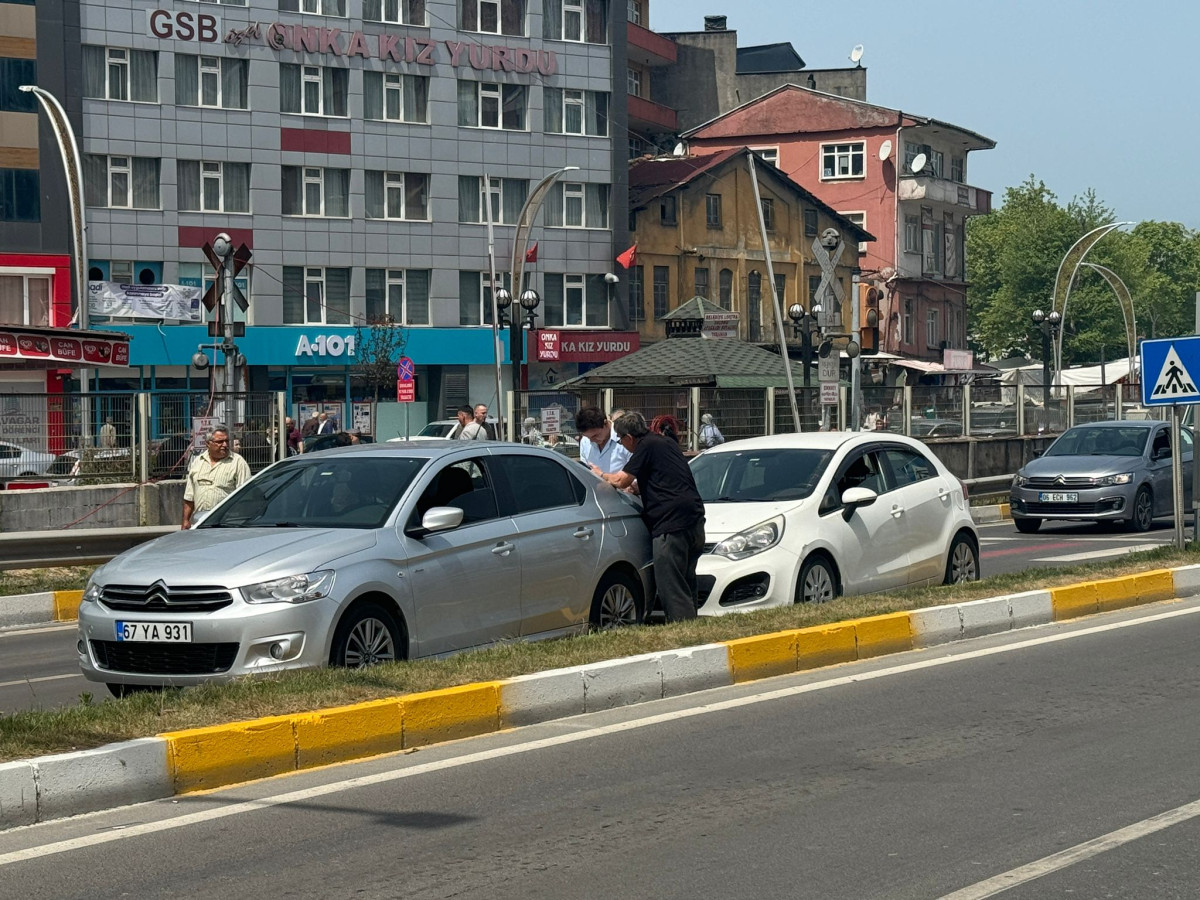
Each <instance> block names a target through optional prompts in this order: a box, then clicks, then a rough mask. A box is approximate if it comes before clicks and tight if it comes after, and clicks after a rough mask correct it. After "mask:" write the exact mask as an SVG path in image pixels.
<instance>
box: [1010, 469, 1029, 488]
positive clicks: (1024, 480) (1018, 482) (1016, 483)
mask: <svg viewBox="0 0 1200 900" xmlns="http://www.w3.org/2000/svg"><path fill="white" fill-rule="evenodd" d="M1027 484H1029V477H1028V476H1026V475H1022V474H1021V473H1020V472H1018V473H1017V474H1016V475H1014V476H1013V487H1025V485H1027Z"/></svg>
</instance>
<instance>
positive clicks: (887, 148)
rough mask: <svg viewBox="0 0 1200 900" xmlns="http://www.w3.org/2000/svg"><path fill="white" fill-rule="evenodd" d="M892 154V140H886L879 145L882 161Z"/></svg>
mask: <svg viewBox="0 0 1200 900" xmlns="http://www.w3.org/2000/svg"><path fill="white" fill-rule="evenodd" d="M891 155H892V142H891V141H884V142H883V143H882V144H880V145H879V161H880V162H882V161H883V160H885V159H887V158H888V157H889V156H891Z"/></svg>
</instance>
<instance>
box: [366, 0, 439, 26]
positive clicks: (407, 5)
mask: <svg viewBox="0 0 1200 900" xmlns="http://www.w3.org/2000/svg"><path fill="white" fill-rule="evenodd" d="M363 18H364V19H365V20H367V21H368V22H393V23H395V24H397V25H421V26H424V25H426V24H428V20H427V19H426V18H425V0H363Z"/></svg>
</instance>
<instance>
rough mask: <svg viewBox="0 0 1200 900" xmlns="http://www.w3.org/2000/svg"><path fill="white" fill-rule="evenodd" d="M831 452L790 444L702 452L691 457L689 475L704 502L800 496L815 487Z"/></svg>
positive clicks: (747, 501)
mask: <svg viewBox="0 0 1200 900" xmlns="http://www.w3.org/2000/svg"><path fill="white" fill-rule="evenodd" d="M831 456H832V454H831V453H830V452H829V451H827V450H809V449H790V448H788V449H784V448H776V449H762V450H739V451H736V452H731V451H723V452H721V453H704V454H701V455H700V456H697V457H695V458H694V459H693V460H692V463H691V467H692V477H693V478H695V479H696V488H697V489H698V490H699V491H700V499H702V500H703V501H704V502H705V503H755V502H777V501H781V500H802V499H804V498H805V497H807V496H809V495H810V494H811V493H812V492H813V491H814V490H815V489H816V486H817V482H818V481H820V479H821V476H822V475H823V474H824V472H825V468H826V467H827V466H828V465H829V460H830V458H831Z"/></svg>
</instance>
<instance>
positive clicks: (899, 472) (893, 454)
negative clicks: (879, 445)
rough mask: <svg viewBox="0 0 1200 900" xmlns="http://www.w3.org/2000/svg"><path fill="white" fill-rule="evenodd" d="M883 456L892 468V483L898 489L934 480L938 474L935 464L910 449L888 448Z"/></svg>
mask: <svg viewBox="0 0 1200 900" xmlns="http://www.w3.org/2000/svg"><path fill="white" fill-rule="evenodd" d="M883 454H884V456H885V458H886V459H887V462H888V465H889V466H891V469H892V481H893V482H894V484H895V485H896V487H898V488H899V487H904V486H905V485H906V484H916V483H917V482H918V481H924V480H925V479H926V478H933V477H934V476H935V475H936V474H937V469H935V468H934V465H933V463H931V462H930V461H929V460H928V459H926V458H925V457H924V456H922V455H921V454H920V453H917V452H916V451H915V450H912V449H910V448H908V447H888V448H887V449H885V450H884V451H883Z"/></svg>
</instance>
